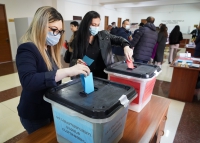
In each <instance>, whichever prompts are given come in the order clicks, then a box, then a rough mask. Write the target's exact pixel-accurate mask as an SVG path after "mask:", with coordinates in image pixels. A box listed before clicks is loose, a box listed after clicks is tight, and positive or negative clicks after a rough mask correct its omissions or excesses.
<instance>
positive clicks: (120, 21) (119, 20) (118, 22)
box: [117, 18, 122, 27]
mask: <svg viewBox="0 0 200 143" xmlns="http://www.w3.org/2000/svg"><path fill="white" fill-rule="evenodd" d="M121 26H122V18H118V20H117V27H121Z"/></svg>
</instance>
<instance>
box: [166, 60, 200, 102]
mask: <svg viewBox="0 0 200 143" xmlns="http://www.w3.org/2000/svg"><path fill="white" fill-rule="evenodd" d="M177 59H179V58H177ZM177 59H176V60H177ZM176 60H175V61H176ZM170 67H173V68H174V70H173V75H172V81H171V84H170V91H169V98H172V99H176V100H180V101H184V102H192V100H193V96H194V91H195V87H196V83H197V79H198V76H199V71H200V68H186V67H178V66H177V65H176V64H175V63H172V64H171V65H170Z"/></svg>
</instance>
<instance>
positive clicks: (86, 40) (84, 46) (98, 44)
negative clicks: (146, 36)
mask: <svg viewBox="0 0 200 143" xmlns="http://www.w3.org/2000/svg"><path fill="white" fill-rule="evenodd" d="M99 25H100V15H99V14H98V13H97V12H95V11H89V12H88V13H86V15H85V16H84V18H83V20H82V22H81V24H80V26H79V30H78V33H77V36H76V38H75V42H74V43H75V45H74V51H73V58H72V59H73V60H72V63H71V64H72V65H73V64H76V63H81V64H85V63H84V62H83V60H82V58H83V57H84V56H85V55H86V56H88V57H89V58H91V59H93V60H94V62H93V63H92V64H91V65H90V66H89V68H90V70H91V72H93V75H94V76H96V77H100V78H105V79H107V74H106V73H104V71H103V70H104V68H105V67H107V66H109V65H110V64H112V63H113V56H112V48H111V45H113V44H114V45H120V46H121V48H124V54H125V56H126V57H127V59H128V60H131V57H132V54H133V50H132V49H130V48H129V42H128V41H127V40H125V39H124V38H122V37H118V36H114V35H112V34H110V33H108V32H107V31H105V30H104V31H99ZM119 48H120V47H119Z"/></svg>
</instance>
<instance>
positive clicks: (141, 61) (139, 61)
mask: <svg viewBox="0 0 200 143" xmlns="http://www.w3.org/2000/svg"><path fill="white" fill-rule="evenodd" d="M134 62H137V63H144V64H147V63H148V61H143V60H138V59H134Z"/></svg>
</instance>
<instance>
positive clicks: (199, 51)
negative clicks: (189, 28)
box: [194, 34, 200, 58]
mask: <svg viewBox="0 0 200 143" xmlns="http://www.w3.org/2000/svg"><path fill="white" fill-rule="evenodd" d="M195 45H196V47H195V51H194V57H198V58H199V57H200V34H199V36H198V37H197V38H196V40H195Z"/></svg>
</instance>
